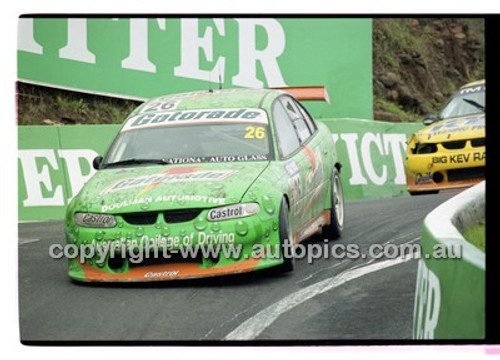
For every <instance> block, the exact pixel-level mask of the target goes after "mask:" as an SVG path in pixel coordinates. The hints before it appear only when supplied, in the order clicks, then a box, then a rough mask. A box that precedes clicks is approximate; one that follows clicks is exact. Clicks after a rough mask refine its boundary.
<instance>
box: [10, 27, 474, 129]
mask: <svg viewBox="0 0 500 360" xmlns="http://www.w3.org/2000/svg"><path fill="white" fill-rule="evenodd" d="M483 77H484V20H482V19H479V18H477V19H475V18H467V19H440V18H431V19H425V18H419V19H398V18H394V19H382V18H380V19H374V20H373V92H374V96H373V102H374V118H375V119H377V120H386V121H394V122H400V121H404V122H410V121H421V119H422V117H423V115H425V114H432V113H436V112H437V111H438V109H439V108H440V107H441V106H442V104H443V102H444V101H445V100H446V98H447V97H448V96H449V95H451V93H452V92H453V91H454V90H455V89H456V88H457V87H459V86H461V85H463V84H464V83H466V82H469V81H472V80H476V79H481V78H483ZM17 96H18V124H19V125H39V124H46V125H53V124H108V123H120V122H122V121H123V119H124V118H125V116H126V115H127V114H128V113H130V111H131V110H132V109H133V108H134V107H135V106H137V105H138V102H135V101H126V100H121V99H112V98H105V97H100V96H96V95H85V94H80V93H74V92H68V91H62V90H56V89H50V88H46V87H39V86H33V85H28V84H22V83H19V84H18V93H17Z"/></svg>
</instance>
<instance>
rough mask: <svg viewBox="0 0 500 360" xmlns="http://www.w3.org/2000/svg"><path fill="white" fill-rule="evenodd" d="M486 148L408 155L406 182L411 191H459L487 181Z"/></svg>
mask: <svg viewBox="0 0 500 360" xmlns="http://www.w3.org/2000/svg"><path fill="white" fill-rule="evenodd" d="M485 156H486V155H485V148H484V147H482V148H466V149H462V150H460V151H440V152H437V153H432V154H407V158H406V160H405V164H404V165H405V173H406V183H407V189H408V191H409V192H419V191H433V190H445V189H456V188H463V187H469V186H472V185H475V184H477V183H479V182H481V181H482V180H484V177H485V175H484V169H485V165H486V158H485Z"/></svg>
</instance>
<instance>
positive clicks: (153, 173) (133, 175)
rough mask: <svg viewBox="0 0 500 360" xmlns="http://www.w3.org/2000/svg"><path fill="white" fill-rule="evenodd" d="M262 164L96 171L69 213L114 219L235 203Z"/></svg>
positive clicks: (263, 164) (261, 162) (259, 171)
mask: <svg viewBox="0 0 500 360" xmlns="http://www.w3.org/2000/svg"><path fill="white" fill-rule="evenodd" d="M268 164H269V162H268V161H259V162H238V163H210V164H190V165H154V166H135V167H122V168H110V169H102V170H99V171H98V172H97V173H96V174H95V175H94V176H93V177H92V178H91V179H90V180H89V181H88V182H87V183H86V184H85V186H84V187H83V189H82V191H81V192H80V193H79V195H78V198H77V199H75V200H76V202H75V207H74V210H75V211H84V212H87V211H88V212H97V213H109V214H120V213H129V212H148V211H159V210H171V209H189V208H210V207H216V206H221V205H224V204H231V203H237V202H239V201H240V199H241V198H242V197H243V195H244V194H245V192H246V191H247V189H248V188H249V187H250V185H251V184H252V183H253V182H254V181H255V180H256V179H257V177H258V176H259V175H260V174H261V173H262V172H263V171H264V169H265V168H266V167H267V165H268Z"/></svg>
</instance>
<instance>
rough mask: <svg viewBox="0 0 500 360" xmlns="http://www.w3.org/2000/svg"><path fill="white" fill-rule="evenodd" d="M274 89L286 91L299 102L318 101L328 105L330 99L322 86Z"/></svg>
mask: <svg viewBox="0 0 500 360" xmlns="http://www.w3.org/2000/svg"><path fill="white" fill-rule="evenodd" d="M274 89H277V90H283V91H286V92H287V93H289V94H290V95H292V96H293V97H294V98H296V99H297V100H299V101H302V100H320V101H326V102H327V103H328V104H330V97H329V96H328V91H326V88H325V87H324V86H293V87H282V88H274Z"/></svg>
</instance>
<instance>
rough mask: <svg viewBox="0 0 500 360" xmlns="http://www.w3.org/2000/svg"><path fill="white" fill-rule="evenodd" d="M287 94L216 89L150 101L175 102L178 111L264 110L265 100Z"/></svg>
mask: <svg viewBox="0 0 500 360" xmlns="http://www.w3.org/2000/svg"><path fill="white" fill-rule="evenodd" d="M281 94H285V92H284V91H281V90H276V89H244V88H242V89H217V90H216V89H214V90H210V91H209V90H204V91H194V92H186V93H179V94H170V95H163V96H160V97H156V98H154V99H151V100H148V101H147V102H146V103H145V104H144V106H148V104H152V103H157V102H160V103H163V102H169V101H172V102H175V103H176V110H189V109H217V108H262V103H263V100H264V98H266V97H268V96H270V97H271V98H274V97H277V96H279V95H281Z"/></svg>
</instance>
